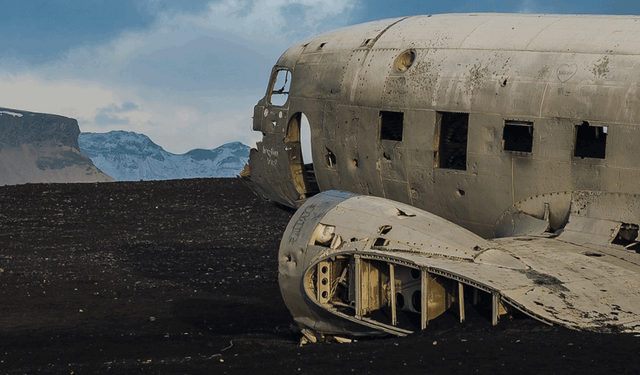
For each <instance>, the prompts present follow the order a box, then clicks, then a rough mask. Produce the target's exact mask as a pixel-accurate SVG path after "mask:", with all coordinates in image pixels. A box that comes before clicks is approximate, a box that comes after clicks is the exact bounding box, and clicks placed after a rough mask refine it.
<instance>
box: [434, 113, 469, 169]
mask: <svg viewBox="0 0 640 375" xmlns="http://www.w3.org/2000/svg"><path fill="white" fill-rule="evenodd" d="M438 120H439V121H438V122H439V123H440V128H439V129H440V138H439V140H440V142H439V149H438V151H437V152H438V159H437V160H438V167H439V168H447V169H457V170H461V171H464V170H466V169H467V136H468V129H469V114H468V113H454V112H438Z"/></svg>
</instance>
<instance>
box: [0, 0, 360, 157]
mask: <svg viewBox="0 0 640 375" xmlns="http://www.w3.org/2000/svg"><path fill="white" fill-rule="evenodd" d="M356 1H358V0H346V1H345V0H342V1H339V0H255V1H249V0H222V1H217V2H211V3H210V4H209V6H208V7H206V8H205V11H203V12H201V13H200V14H189V13H179V12H176V11H171V12H164V13H160V14H159V16H158V19H157V21H156V22H155V23H154V25H153V26H152V27H151V28H149V29H148V30H144V31H127V32H124V33H122V34H121V35H120V36H119V37H118V38H116V39H114V40H112V41H110V42H109V43H106V44H103V45H98V46H91V45H89V46H82V47H79V48H75V49H72V50H70V51H67V52H66V53H65V54H64V55H63V56H62V57H61V58H60V59H58V60H55V61H53V62H49V63H46V64H45V65H39V66H36V65H33V64H29V63H28V62H27V63H20V62H16V61H14V60H11V61H9V60H2V59H0V106H3V107H9V108H15V109H23V110H28V111H34V112H47V113H56V114H60V115H64V116H69V117H74V118H76V119H77V120H78V122H79V124H80V127H81V130H82V131H95V132H104V131H109V130H116V129H122V130H129V131H135V132H138V133H144V134H147V135H148V136H149V137H151V139H153V140H154V141H155V142H157V143H158V144H160V145H161V146H163V147H164V148H165V149H167V150H168V151H171V152H176V153H182V152H186V151H188V150H190V149H192V148H196V147H199V148H213V147H216V146H218V145H220V144H222V143H225V142H228V141H233V140H239V141H242V142H245V143H249V142H253V141H255V140H256V139H257V138H259V133H255V132H253V131H251V130H250V129H251V121H252V120H251V117H252V115H253V108H252V107H253V105H254V104H255V103H256V102H257V100H258V99H259V98H260V97H262V95H263V94H264V90H265V88H266V84H267V79H268V74H269V71H270V69H271V65H272V64H273V63H274V62H275V61H276V60H277V58H278V56H279V55H280V54H281V53H283V52H284V51H285V49H286V48H287V47H288V46H289V45H290V44H292V43H293V42H294V41H297V40H300V39H302V38H307V37H309V36H312V35H314V34H317V33H318V32H321V31H324V30H326V29H330V28H335V27H338V26H342V25H343V24H345V23H346V22H347V19H348V16H349V12H350V10H351V9H353V5H354V3H355V2H356ZM127 102H130V103H135V108H134V107H133V106H131V105H128V106H127V105H125V103H127ZM125 107H126V108H125ZM115 109H119V110H120V111H117V110H115ZM124 109H126V111H125V110H124ZM250 144H252V143H250Z"/></svg>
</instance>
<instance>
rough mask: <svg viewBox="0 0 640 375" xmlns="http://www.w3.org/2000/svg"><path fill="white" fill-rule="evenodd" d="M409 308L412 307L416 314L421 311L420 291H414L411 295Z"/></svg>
mask: <svg viewBox="0 0 640 375" xmlns="http://www.w3.org/2000/svg"><path fill="white" fill-rule="evenodd" d="M411 306H413V309H414V310H416V311H417V312H421V311H422V292H421V291H419V290H416V291H415V292H413V294H412V295H411Z"/></svg>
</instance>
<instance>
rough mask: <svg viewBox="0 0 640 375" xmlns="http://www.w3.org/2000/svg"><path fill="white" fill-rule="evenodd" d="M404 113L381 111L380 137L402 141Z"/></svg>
mask: <svg viewBox="0 0 640 375" xmlns="http://www.w3.org/2000/svg"><path fill="white" fill-rule="evenodd" d="M403 121H404V113H402V112H389V111H380V115H379V116H378V122H379V128H380V139H384V140H387V141H402V126H403Z"/></svg>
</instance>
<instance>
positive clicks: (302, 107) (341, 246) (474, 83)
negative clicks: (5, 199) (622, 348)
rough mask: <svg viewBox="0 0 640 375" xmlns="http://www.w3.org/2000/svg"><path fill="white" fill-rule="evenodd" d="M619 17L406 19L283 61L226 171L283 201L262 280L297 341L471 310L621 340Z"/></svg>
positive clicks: (623, 199) (627, 125) (625, 173)
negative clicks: (240, 157) (286, 219)
mask: <svg viewBox="0 0 640 375" xmlns="http://www.w3.org/2000/svg"><path fill="white" fill-rule="evenodd" d="M639 20H640V19H639V18H637V17H625V16H566V15H515V14H450V15H433V16H415V17H405V18H398V19H389V20H382V21H377V22H371V23H366V24H361V25H356V26H352V27H348V28H344V29H340V30H336V31H333V32H328V33H325V34H322V35H320V36H317V37H315V38H312V39H310V40H308V41H306V42H303V43H300V44H297V45H294V46H293V47H291V48H290V49H289V50H287V51H286V52H285V53H284V54H283V55H282V57H281V58H280V59H279V60H278V62H277V64H276V65H275V67H274V68H273V71H272V74H271V79H270V81H269V85H268V89H267V92H266V95H265V97H264V98H263V99H262V100H260V101H259V102H258V104H257V105H256V106H255V111H254V117H253V129H254V130H255V131H260V132H262V135H263V138H262V141H261V142H258V143H257V148H256V149H253V150H252V151H251V154H250V160H249V163H248V166H247V168H246V169H245V171H244V172H243V175H242V176H243V177H244V178H245V179H246V180H248V181H249V182H250V185H251V186H252V188H253V189H254V191H256V192H257V193H258V194H259V195H261V196H263V197H265V198H266V199H269V200H272V201H274V202H277V203H279V204H282V205H286V206H290V207H294V208H298V210H297V212H296V213H295V215H294V217H293V219H292V220H291V222H290V224H289V226H288V228H287V229H286V232H285V234H284V236H283V239H282V243H281V248H280V253H279V271H280V287H281V290H282V295H283V298H284V301H285V303H286V304H287V307H288V308H289V310H290V311H291V314H292V315H293V318H294V320H295V321H296V322H297V324H298V325H299V326H300V327H301V328H302V329H303V333H304V334H305V336H306V337H307V338H308V339H309V340H311V341H314V340H318V339H325V338H327V337H362V336H376V335H381V334H394V335H399V336H402V335H406V334H409V333H411V332H414V331H416V330H420V329H424V328H425V327H426V326H427V325H428V324H429V322H430V321H432V320H433V319H436V318H437V317H438V316H439V315H441V314H443V313H444V312H446V311H451V312H454V313H455V314H457V315H458V316H459V317H460V320H464V318H465V306H467V305H471V304H474V303H481V302H482V303H485V304H487V305H488V306H490V311H491V314H490V317H491V318H490V319H491V321H492V322H493V324H496V323H497V322H498V321H499V319H500V317H502V316H504V315H505V314H510V313H513V312H521V313H524V314H526V315H529V316H531V317H533V318H535V319H538V320H540V321H542V322H545V323H548V324H557V325H561V326H564V327H568V328H571V329H578V330H594V331H605V332H635V333H637V332H640V254H638V251H640V239H638V228H639V225H640V196H639V195H637V194H636V193H637V192H638V181H639V180H640V158H639V157H638V155H640V125H639V123H640V84H639V81H638V77H639V76H640V40H639V39H638V38H637V35H638V34H639V33H640V22H638V21H639ZM307 121H308V124H309V125H308V126H309V131H310V135H311V154H312V159H313V162H312V163H305V161H303V156H302V148H303V147H304V145H303V142H301V133H302V131H303V130H302V129H303V125H304V124H305V123H306V122H307Z"/></svg>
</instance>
